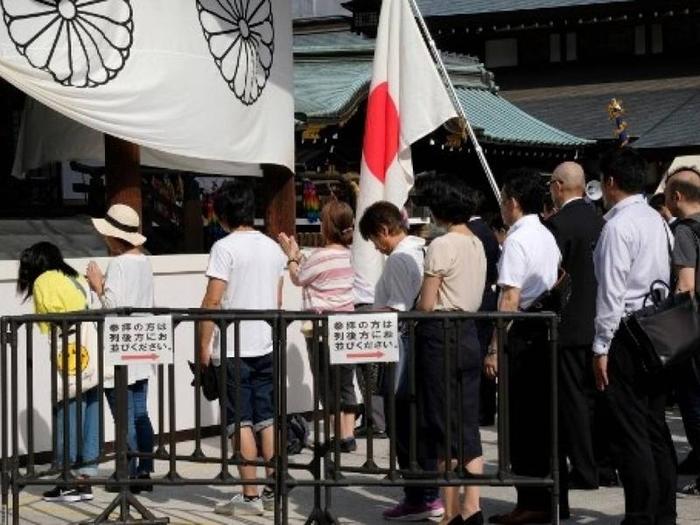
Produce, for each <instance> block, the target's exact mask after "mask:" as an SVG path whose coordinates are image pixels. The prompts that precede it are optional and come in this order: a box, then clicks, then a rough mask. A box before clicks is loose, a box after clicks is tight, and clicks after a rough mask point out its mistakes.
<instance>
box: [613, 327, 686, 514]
mask: <svg viewBox="0 0 700 525" xmlns="http://www.w3.org/2000/svg"><path fill="white" fill-rule="evenodd" d="M608 380H609V383H610V384H609V385H608V387H607V389H606V394H607V395H606V397H607V401H608V403H609V405H610V412H611V420H612V421H611V423H612V429H611V438H612V450H613V454H614V456H615V458H616V463H617V465H618V469H619V472H620V478H621V480H622V486H623V488H624V491H625V519H624V520H623V522H622V523H623V525H673V524H675V523H676V453H675V450H674V448H673V441H672V440H671V433H670V431H669V429H668V426H667V424H666V414H665V408H666V388H665V384H664V383H665V382H664V381H663V380H662V378H659V377H656V378H650V377H649V376H647V375H646V374H645V373H644V372H643V371H642V370H641V368H640V367H639V365H638V361H637V360H636V358H635V351H634V347H632V346H631V345H630V344H629V343H628V342H627V341H626V340H625V338H624V335H623V333H622V332H621V331H618V334H617V335H616V336H615V338H614V339H613V341H612V344H611V346H610V354H609V359H608Z"/></svg>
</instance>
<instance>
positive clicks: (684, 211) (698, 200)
mask: <svg viewBox="0 0 700 525" xmlns="http://www.w3.org/2000/svg"><path fill="white" fill-rule="evenodd" d="M664 193H665V196H666V206H668V208H669V209H670V210H671V213H673V214H674V215H676V216H678V217H687V216H688V215H692V214H695V213H697V210H698V209H700V172H698V170H697V169H695V168H679V169H677V170H675V171H673V172H672V173H670V174H669V176H668V179H667V180H666V189H665V191H664Z"/></svg>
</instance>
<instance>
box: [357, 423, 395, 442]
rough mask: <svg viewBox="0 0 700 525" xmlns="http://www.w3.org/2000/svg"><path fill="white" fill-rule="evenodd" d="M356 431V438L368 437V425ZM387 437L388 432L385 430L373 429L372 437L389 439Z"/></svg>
mask: <svg viewBox="0 0 700 525" xmlns="http://www.w3.org/2000/svg"><path fill="white" fill-rule="evenodd" d="M354 433H355V437H356V438H366V437H367V435H368V433H367V427H364V426H362V427H358V428H356V429H355V432H354ZM387 437H388V436H387V435H386V432H385V431H383V430H375V429H373V430H372V439H387Z"/></svg>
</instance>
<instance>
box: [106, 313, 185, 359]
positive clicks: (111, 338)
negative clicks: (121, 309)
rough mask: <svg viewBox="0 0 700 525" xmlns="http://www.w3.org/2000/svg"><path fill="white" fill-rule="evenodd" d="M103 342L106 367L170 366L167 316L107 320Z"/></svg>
mask: <svg viewBox="0 0 700 525" xmlns="http://www.w3.org/2000/svg"><path fill="white" fill-rule="evenodd" d="M103 342H104V352H105V363H106V364H107V365H130V364H135V363H148V364H170V363H172V362H173V319H172V317H171V316H169V315H155V316H149V317H107V318H105V326H104V333H103Z"/></svg>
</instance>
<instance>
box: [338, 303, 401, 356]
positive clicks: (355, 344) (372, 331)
mask: <svg viewBox="0 0 700 525" xmlns="http://www.w3.org/2000/svg"><path fill="white" fill-rule="evenodd" d="M328 352H329V354H330V363H331V364H332V365H340V364H349V363H374V362H396V361H398V360H399V319H398V315H397V314H395V313H376V314H358V315H330V316H328Z"/></svg>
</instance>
